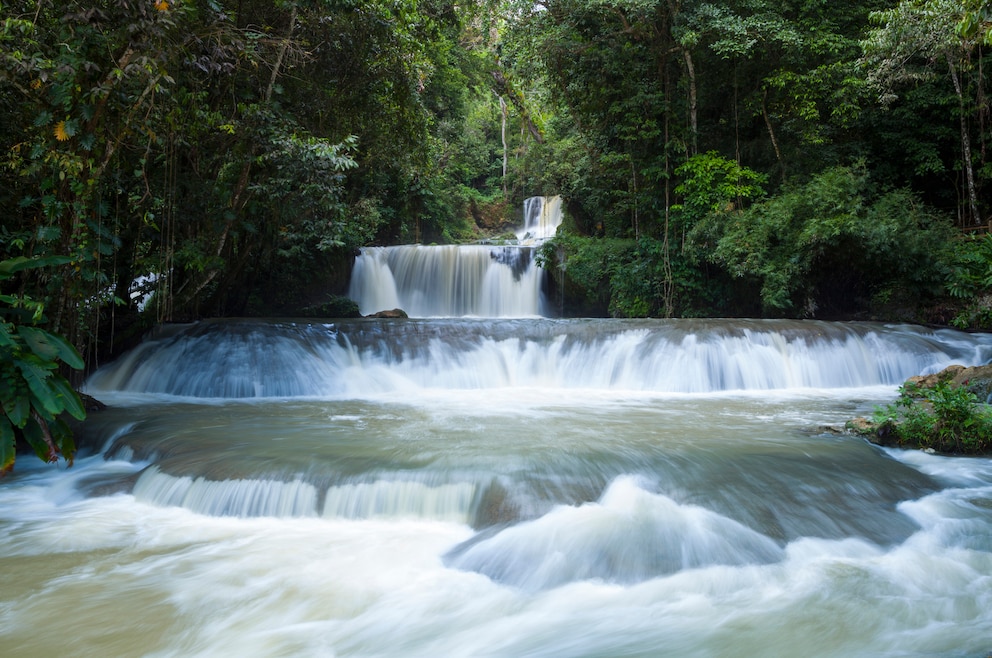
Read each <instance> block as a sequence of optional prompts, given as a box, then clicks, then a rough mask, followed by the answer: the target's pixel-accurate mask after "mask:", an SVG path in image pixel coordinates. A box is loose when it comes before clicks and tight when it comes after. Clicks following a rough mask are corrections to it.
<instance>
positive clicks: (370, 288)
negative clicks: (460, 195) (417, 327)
mask: <svg viewBox="0 0 992 658" xmlns="http://www.w3.org/2000/svg"><path fill="white" fill-rule="evenodd" d="M543 272H544V271H543V270H542V269H541V268H540V267H538V265H537V263H536V262H535V260H534V258H533V249H532V248H530V247H517V246H488V245H444V246H422V245H404V246H398V247H366V248H364V249H362V251H361V254H360V255H359V256H358V258H357V259H356V260H355V267H354V269H353V270H352V275H351V285H350V287H349V290H348V296H349V297H350V298H351V299H353V300H355V301H356V302H358V308H359V310H360V312H361V313H362V314H363V315H369V314H371V313H376V312H378V311H383V310H388V309H394V308H400V309H403V310H404V311H406V313H407V314H408V315H409V316H410V317H418V318H428V317H465V316H477V317H535V316H540V315H542V311H543V309H544V307H545V301H544V299H543V294H542V292H541V283H542V275H543Z"/></svg>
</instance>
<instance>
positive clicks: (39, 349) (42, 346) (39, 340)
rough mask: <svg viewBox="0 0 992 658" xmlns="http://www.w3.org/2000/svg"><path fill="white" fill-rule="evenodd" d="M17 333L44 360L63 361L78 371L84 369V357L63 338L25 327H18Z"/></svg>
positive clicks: (35, 328)
mask: <svg viewBox="0 0 992 658" xmlns="http://www.w3.org/2000/svg"><path fill="white" fill-rule="evenodd" d="M17 333H18V334H20V336H21V338H23V339H24V342H25V343H27V344H28V347H30V348H31V350H32V351H33V352H34V353H35V354H37V355H38V356H40V357H41V358H43V359H44V360H46V361H54V360H55V359H61V360H62V361H64V362H65V363H66V365H68V366H69V367H70V368H75V369H76V370H81V369H82V368H83V366H84V364H83V357H81V356H80V355H79V352H77V351H76V348H75V347H73V346H72V344H71V343H70V342H69V341H68V340H66V339H65V338H63V337H62V336H59V335H57V334H50V333H48V332H47V331H45V330H44V329H38V328H37V327H24V326H21V327H18V328H17Z"/></svg>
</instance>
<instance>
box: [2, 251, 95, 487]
mask: <svg viewBox="0 0 992 658" xmlns="http://www.w3.org/2000/svg"><path fill="white" fill-rule="evenodd" d="M66 262H68V259H67V258H66V257H62V256H50V257H47V258H33V259H32V258H26V257H24V256H19V257H17V258H11V259H8V260H4V261H0V282H5V281H10V280H12V279H13V278H14V277H15V275H17V274H18V273H19V272H24V271H26V270H32V269H38V268H41V267H46V266H50V265H61V264H65V263H66ZM43 310H44V307H43V305H42V304H41V303H40V302H37V301H34V300H31V299H29V298H26V297H24V296H21V295H7V294H0V476H3V475H4V474H6V473H7V472H8V471H10V469H12V468H13V467H14V460H15V458H16V442H17V439H18V437H20V438H21V439H23V440H24V441H25V442H26V443H27V444H28V445H30V446H31V448H32V449H33V450H34V451H35V453H36V454H37V455H38V457H40V458H41V459H43V460H45V461H47V462H54V461H57V460H58V459H59V457H60V456H61V457H64V458H65V459H66V460H67V461H68V462H69V464H71V463H72V458H73V455H74V454H75V452H76V447H75V443H74V441H73V437H72V430H71V429H70V428H69V425H68V424H67V423H66V422H65V419H64V414H65V413H68V414H69V415H71V416H72V417H74V418H76V419H78V420H82V419H83V418H85V417H86V410H85V409H84V408H83V404H82V402H81V401H80V399H79V395H78V394H77V393H76V392H75V391H74V390H73V389H72V387H71V386H70V385H69V382H68V381H67V380H66V378H65V377H63V376H62V375H61V374H59V372H58V369H59V364H60V363H64V364H65V365H66V366H68V367H70V368H76V369H81V368H82V367H83V360H82V358H81V357H80V356H79V352H77V351H76V349H75V348H74V347H73V346H72V345H71V344H70V343H69V342H68V341H67V340H66V339H65V338H64V337H62V336H60V335H58V334H54V333H49V332H48V331H45V330H44V329H42V328H41V327H40V326H38V325H39V324H40V323H42V322H44V316H43V315H42V312H43Z"/></svg>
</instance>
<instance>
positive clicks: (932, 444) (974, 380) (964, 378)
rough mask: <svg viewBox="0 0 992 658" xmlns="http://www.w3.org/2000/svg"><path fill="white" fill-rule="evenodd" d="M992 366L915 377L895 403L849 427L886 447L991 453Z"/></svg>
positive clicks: (852, 430) (951, 452) (854, 422)
mask: <svg viewBox="0 0 992 658" xmlns="http://www.w3.org/2000/svg"><path fill="white" fill-rule="evenodd" d="M990 398H992V365H985V366H976V367H971V368H968V367H965V366H959V365H954V366H949V367H947V368H945V369H944V370H942V371H941V372H939V373H936V374H933V375H927V376H920V377H911V378H910V379H908V380H907V381H906V383H904V384H903V385H902V386H901V387H899V397H898V398H897V399H896V401H895V402H893V403H892V404H889V405H886V406H885V407H876V408H875V413H874V414H872V417H871V418H855V419H853V420H851V421H849V422H848V423H847V424H846V428H847V429H848V430H849V431H851V432H854V433H855V434H858V435H861V436H864V437H865V438H866V439H868V440H869V441H871V442H872V443H876V444H878V445H884V446H893V447H901V448H913V449H921V450H928V451H933V452H936V453H941V454H948V455H988V454H992V408H990V407H989V405H988V404H987V403H988V401H989V399H990Z"/></svg>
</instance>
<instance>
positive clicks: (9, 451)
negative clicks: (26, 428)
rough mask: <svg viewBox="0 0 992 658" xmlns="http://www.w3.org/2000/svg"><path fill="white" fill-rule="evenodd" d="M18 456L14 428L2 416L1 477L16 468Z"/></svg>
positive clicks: (0, 423) (0, 427) (0, 436)
mask: <svg viewBox="0 0 992 658" xmlns="http://www.w3.org/2000/svg"><path fill="white" fill-rule="evenodd" d="M16 456H17V454H16V451H15V444H14V428H13V427H11V426H10V423H9V422H8V421H7V419H6V418H5V417H3V416H0V477H2V476H4V475H6V474H7V473H9V472H10V469H12V468H14V458H15V457H16Z"/></svg>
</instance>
